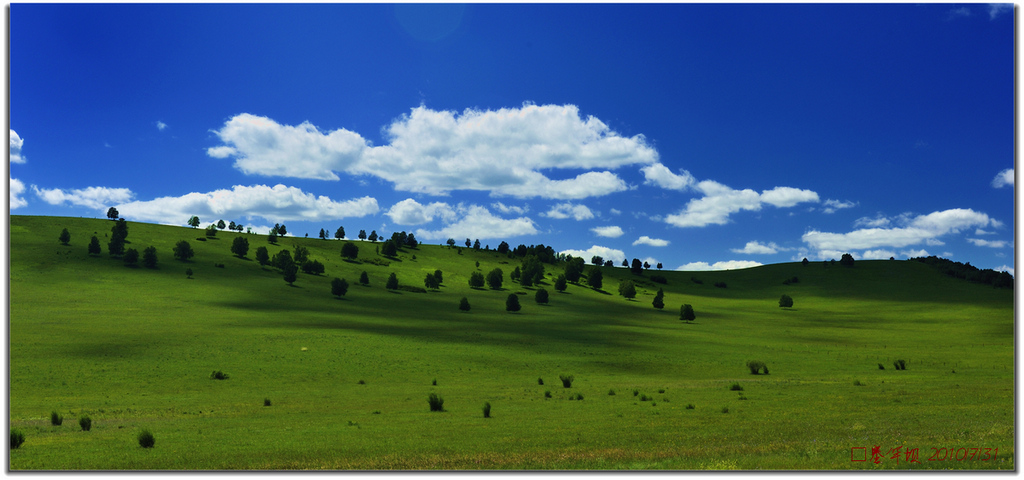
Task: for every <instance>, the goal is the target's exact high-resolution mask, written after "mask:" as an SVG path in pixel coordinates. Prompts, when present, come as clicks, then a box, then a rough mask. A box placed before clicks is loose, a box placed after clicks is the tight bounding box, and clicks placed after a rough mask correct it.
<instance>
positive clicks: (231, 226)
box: [228, 220, 238, 232]
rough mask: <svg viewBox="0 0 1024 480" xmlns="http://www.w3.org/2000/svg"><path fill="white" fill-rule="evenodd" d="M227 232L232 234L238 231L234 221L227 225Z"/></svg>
mask: <svg viewBox="0 0 1024 480" xmlns="http://www.w3.org/2000/svg"><path fill="white" fill-rule="evenodd" d="M228 230H231V231H232V232H233V231H235V230H238V225H235V221H234V220H232V221H231V223H229V224H228Z"/></svg>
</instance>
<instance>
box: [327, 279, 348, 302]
mask: <svg viewBox="0 0 1024 480" xmlns="http://www.w3.org/2000/svg"><path fill="white" fill-rule="evenodd" d="M346 293H348V282H347V281H345V279H344V278H335V279H334V280H331V295H334V296H336V297H338V298H341V297H343V296H345V294H346Z"/></svg>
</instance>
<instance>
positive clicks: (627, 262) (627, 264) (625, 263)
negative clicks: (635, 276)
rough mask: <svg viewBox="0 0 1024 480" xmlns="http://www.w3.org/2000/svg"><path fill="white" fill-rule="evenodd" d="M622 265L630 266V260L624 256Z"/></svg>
mask: <svg viewBox="0 0 1024 480" xmlns="http://www.w3.org/2000/svg"><path fill="white" fill-rule="evenodd" d="M622 266H623V267H626V268H629V261H627V260H626V259H625V258H623V259H622Z"/></svg>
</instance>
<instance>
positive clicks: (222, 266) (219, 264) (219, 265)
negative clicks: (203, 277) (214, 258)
mask: <svg viewBox="0 0 1024 480" xmlns="http://www.w3.org/2000/svg"><path fill="white" fill-rule="evenodd" d="M213 266H214V267H217V268H224V264H223V263H215V264H213Z"/></svg>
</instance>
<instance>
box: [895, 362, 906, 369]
mask: <svg viewBox="0 0 1024 480" xmlns="http://www.w3.org/2000/svg"><path fill="white" fill-rule="evenodd" d="M896 362H898V363H899V364H900V370H906V369H907V364H906V362H904V361H903V360H896Z"/></svg>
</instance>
